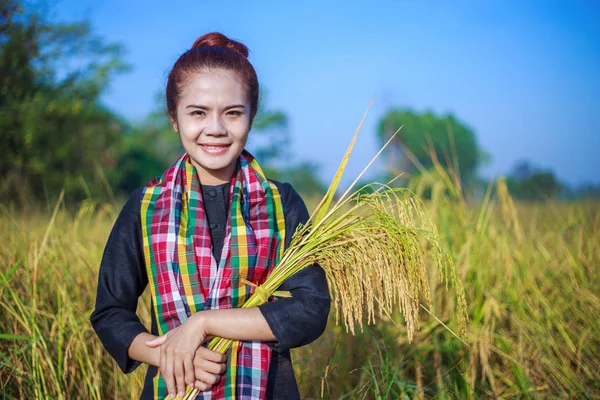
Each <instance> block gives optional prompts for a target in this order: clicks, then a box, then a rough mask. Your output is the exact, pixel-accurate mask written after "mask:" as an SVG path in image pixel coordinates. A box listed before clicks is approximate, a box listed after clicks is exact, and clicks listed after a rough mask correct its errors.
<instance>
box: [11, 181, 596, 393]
mask: <svg viewBox="0 0 600 400" xmlns="http://www.w3.org/2000/svg"><path fill="white" fill-rule="evenodd" d="M411 187H412V189H413V191H415V192H416V193H417V195H418V196H420V197H423V198H425V197H426V194H427V200H425V201H424V202H425V205H426V207H427V209H428V214H429V216H430V217H431V218H432V219H433V221H434V223H435V224H436V226H437V227H438V230H439V234H440V238H441V242H442V246H443V247H444V249H445V250H446V251H447V252H448V254H450V256H451V260H452V262H453V264H454V266H455V268H456V273H457V274H458V278H459V280H460V281H462V283H463V285H464V290H465V294H466V300H467V305H468V310H467V311H468V314H469V319H470V324H469V326H468V329H467V334H466V338H465V342H466V343H463V342H462V341H461V340H460V339H459V338H457V337H455V336H453V335H452V334H451V333H450V332H449V331H448V330H447V329H445V328H444V327H443V326H442V325H441V324H440V322H439V321H441V322H443V323H444V324H447V325H448V326H449V327H450V328H451V329H452V330H454V331H458V321H457V320H456V318H455V315H456V311H455V309H456V304H455V302H454V300H453V296H447V295H446V290H447V289H446V287H445V286H446V285H445V283H444V282H438V281H436V276H437V271H436V270H435V268H434V267H433V265H434V263H430V265H431V267H430V270H429V271H428V274H429V276H430V277H431V282H432V286H431V309H430V311H431V312H432V313H433V314H434V315H435V316H436V318H438V319H439V321H438V320H436V318H433V317H432V316H430V315H429V314H428V312H427V311H425V310H424V309H423V308H421V310H420V319H421V321H422V322H421V324H420V329H418V330H417V331H416V332H415V333H414V337H413V341H412V343H409V342H408V336H407V327H406V325H405V323H404V320H403V317H402V314H401V313H400V312H398V313H397V314H393V315H388V316H385V315H384V317H383V320H379V321H378V323H377V325H367V326H365V327H364V328H363V329H362V332H360V331H357V334H356V336H353V335H350V334H348V333H346V330H345V328H344V327H342V326H337V325H335V323H334V321H333V319H332V320H331V321H330V324H329V326H328V328H327V331H326V332H325V334H324V335H323V336H322V337H321V338H320V339H319V340H317V341H316V342H314V343H313V344H311V345H309V346H306V347H303V348H300V349H296V350H294V351H293V354H292V356H293V358H294V360H295V361H294V363H295V369H296V376H297V379H298V382H299V386H300V390H301V393H302V394H303V398H321V397H323V398H332V399H342V398H343V399H350V398H352V399H354V398H356V399H362V398H369V399H370V398H373V399H374V398H382V399H385V398H417V399H418V398H439V399H446V398H477V399H479V398H489V397H497V398H509V397H519V398H557V397H560V398H590V399H591V398H597V397H598V396H600V361H599V360H600V357H598V354H600V324H598V320H600V298H599V296H598V293H600V272H599V271H600V269H599V268H598V266H599V265H600V204H597V203H557V202H547V203H544V204H533V203H519V202H513V201H512V200H511V199H510V197H509V195H508V194H507V193H506V191H505V190H504V187H503V184H502V182H501V181H500V182H499V184H498V185H497V186H494V187H490V189H489V191H488V192H487V193H486V194H485V195H484V196H483V198H482V199H479V200H474V199H469V198H464V197H463V196H462V195H460V196H458V195H457V193H458V192H457V191H456V190H455V189H452V183H451V182H449V181H448V179H447V177H445V176H443V175H441V174H440V172H439V171H432V172H431V173H427V174H425V175H423V177H422V178H421V179H420V180H419V181H414V182H412V186H411ZM54 211H55V212H52V210H51V211H50V212H40V211H29V212H24V211H20V212H15V211H13V210H10V209H7V208H1V209H0V240H1V242H0V243H2V244H1V245H0V393H2V395H3V396H5V397H6V398H56V399H71V398H86V399H96V398H119V399H121V398H132V399H133V398H138V397H139V393H140V391H141V386H142V383H143V375H144V372H145V368H139V369H138V370H137V371H136V372H134V373H133V374H132V375H129V376H126V375H123V374H122V373H121V372H120V371H119V370H118V368H117V366H116V364H115V363H114V362H113V361H112V359H111V358H110V356H109V355H108V354H107V353H106V351H104V349H103V348H102V345H101V344H100V343H99V341H98V339H97V338H96V336H95V334H94V333H93V331H92V328H91V326H90V325H89V322H88V317H89V314H90V313H91V311H92V308H93V305H94V296H95V286H96V279H97V271H98V266H99V263H100V258H101V255H102V249H103V247H104V244H105V242H106V238H107V237H108V233H109V231H110V228H111V226H112V223H113V221H114V219H115V218H116V213H117V212H118V208H115V207H113V206H102V205H97V204H93V203H91V202H86V203H84V204H83V205H82V206H81V207H80V208H79V210H78V212H75V213H73V212H68V211H67V210H65V209H64V208H63V207H59V208H57V209H56V210H54ZM148 301H149V296H148V293H145V295H144V298H143V301H142V302H141V303H140V307H139V313H140V315H141V316H142V319H143V320H144V321H146V323H148V321H149V318H150V314H149V310H148V304H149V303H148ZM428 307H429V306H428Z"/></svg>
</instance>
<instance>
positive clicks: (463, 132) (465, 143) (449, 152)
mask: <svg viewBox="0 0 600 400" xmlns="http://www.w3.org/2000/svg"><path fill="white" fill-rule="evenodd" d="M400 127H402V130H401V131H400V133H399V134H398V135H397V136H396V138H395V139H394V144H395V148H393V149H392V155H391V156H390V157H391V159H390V163H391V165H389V166H390V168H391V169H392V170H394V171H404V172H408V173H411V174H414V173H417V172H418V170H421V171H422V170H423V169H425V170H429V169H431V168H432V167H433V164H434V161H433V158H432V155H434V157H435V156H437V158H438V159H439V161H440V162H441V164H442V165H443V166H444V167H445V168H447V169H449V170H452V171H455V172H459V173H460V176H461V178H462V180H463V181H465V180H467V179H469V178H472V177H474V175H475V171H476V169H477V167H478V166H479V165H480V164H481V162H482V161H483V160H484V159H485V154H483V153H482V152H481V150H480V149H479V147H478V145H477V140H476V137H475V133H474V132H473V131H472V130H471V129H470V128H468V127H467V126H466V125H465V124H464V123H462V122H461V121H459V120H458V119H456V118H455V117H454V116H453V115H452V114H448V115H445V116H440V117H438V116H436V115H435V114H433V113H432V112H430V111H428V112H425V113H424V114H418V113H415V112H413V111H410V110H391V111H389V112H388V113H387V114H385V115H384V116H383V118H382V119H381V121H380V122H379V126H378V129H377V135H378V137H379V140H380V142H381V143H382V144H383V143H385V142H386V141H387V140H388V139H389V138H390V137H391V135H392V134H394V132H395V131H396V130H398V129H399V128H400ZM409 153H410V154H409ZM411 155H412V156H414V160H411V158H410V156H411ZM415 163H416V164H417V165H415Z"/></svg>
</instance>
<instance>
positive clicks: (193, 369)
mask: <svg viewBox="0 0 600 400" xmlns="http://www.w3.org/2000/svg"><path fill="white" fill-rule="evenodd" d="M247 56H248V49H247V48H246V46H244V45H243V44H241V43H239V42H236V41H233V40H230V39H228V38H227V37H225V36H224V35H222V34H219V33H209V34H206V35H204V36H202V37H200V38H199V39H198V40H196V42H195V43H194V45H193V46H192V49H190V50H188V51H187V52H185V53H184V54H183V55H182V56H181V57H180V58H179V59H178V60H177V62H176V63H175V65H174V66H173V69H172V71H171V73H170V74H169V80H168V83H167V90H166V98H167V108H168V113H169V117H170V119H171V122H172V125H173V128H174V129H175V131H176V132H178V134H179V137H180V139H181V142H182V144H183V147H184V149H185V151H186V153H185V154H184V155H183V156H182V157H180V158H179V159H178V160H177V161H176V162H175V163H174V164H173V165H172V166H171V167H170V168H169V169H168V170H167V171H165V173H164V174H163V175H162V176H161V177H159V178H156V179H154V180H152V181H150V182H149V183H148V184H147V185H146V186H145V187H144V188H142V189H139V190H137V191H135V192H134V193H133V194H132V195H131V197H130V198H129V200H128V202H127V203H126V205H125V206H124V208H123V210H122V211H121V213H120V215H119V217H118V219H117V221H116V222H115V225H114V227H113V230H112V232H111V234H110V237H109V239H108V242H107V244H106V248H105V251H104V256H103V258H102V263H101V266H100V273H99V279H98V292H97V298H96V308H95V310H94V312H93V313H92V315H91V322H92V325H93V327H94V330H95V331H96V333H97V334H98V336H99V337H100V340H101V341H102V343H103V344H104V346H105V348H106V349H107V350H108V352H109V353H110V354H111V355H112V356H113V357H114V359H115V360H116V361H117V363H118V364H119V367H120V368H121V369H122V370H123V371H124V372H126V373H128V372H131V371H133V370H134V369H135V368H136V367H137V366H138V365H139V364H140V363H146V364H148V365H149V368H148V373H147V375H146V380H145V384H144V389H143V391H142V398H144V399H146V398H148V399H149V398H164V397H165V396H167V395H170V396H172V397H174V396H175V395H176V394H182V393H183V392H185V390H186V387H187V386H191V385H193V386H195V387H196V388H198V389H200V390H201V391H202V392H201V394H200V395H199V397H198V398H243V399H264V398H272V399H283V398H286V399H292V398H299V394H298V388H297V385H296V381H295V378H294V373H293V370H292V365H291V359H290V352H289V349H290V348H293V347H297V346H302V345H305V344H307V343H310V342H311V341H313V340H315V339H316V338H317V337H319V336H320V335H321V333H322V332H323V330H324V329H325V326H326V323H327V315H328V313H329V306H330V298H329V293H328V289H327V282H326V279H325V274H324V272H323V270H322V269H321V268H320V267H319V266H317V265H313V266H311V267H309V268H306V269H304V270H303V272H301V273H299V274H297V275H296V276H294V277H292V278H290V279H289V280H288V281H287V282H285V284H284V285H282V287H281V290H288V291H290V292H291V294H292V297H291V298H283V299H277V300H274V299H271V301H270V302H268V303H266V304H263V305H262V306H259V307H256V308H247V309H243V308H239V307H241V305H242V304H243V302H244V301H245V300H246V299H247V298H248V297H249V296H250V294H251V293H252V292H253V291H254V289H255V285H260V284H261V283H263V282H264V281H265V279H266V277H267V276H268V275H269V272H270V271H271V270H272V269H273V268H274V266H275V265H276V263H277V261H278V260H279V258H280V257H281V255H282V254H283V250H284V248H286V247H287V246H288V245H289V242H290V240H291V237H292V235H293V233H294V231H295V229H296V227H297V226H298V224H300V223H305V222H306V221H307V220H308V212H307V210H306V206H305V205H304V202H303V201H302V199H301V198H300V196H299V195H298V194H297V193H296V192H295V191H294V189H293V188H292V187H291V186H290V185H289V184H282V183H279V182H275V181H269V180H267V179H266V178H265V176H264V174H263V172H262V170H261V169H260V166H259V165H258V163H257V161H256V160H255V159H254V158H253V157H252V156H251V155H250V154H249V153H248V152H246V151H245V150H244V146H245V144H246V140H247V138H248V133H249V131H250V129H251V126H252V121H253V119H254V116H255V115H256V111H257V107H258V80H257V77H256V72H255V70H254V68H253V67H252V65H251V64H250V62H249V61H248V59H247ZM147 285H149V286H150V290H151V293H152V300H153V301H152V306H153V312H152V327H151V331H150V333H149V332H148V331H147V329H146V328H145V327H144V326H143V325H142V324H141V322H140V320H139V318H138V317H137V315H136V313H135V312H136V307H137V302H138V297H139V296H140V295H141V294H142V292H143V291H144V289H145V287H146V286H147ZM213 336H217V337H224V338H229V339H233V340H236V341H239V342H234V343H235V344H234V346H233V347H232V350H231V351H230V352H229V353H228V355H227V357H225V356H223V355H221V354H219V353H216V352H213V351H210V350H208V349H207V348H206V347H205V346H203V344H204V343H205V342H206V341H207V340H208V339H209V338H210V337H213Z"/></svg>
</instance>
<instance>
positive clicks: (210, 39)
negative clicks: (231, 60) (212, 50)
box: [192, 32, 248, 58]
mask: <svg viewBox="0 0 600 400" xmlns="http://www.w3.org/2000/svg"><path fill="white" fill-rule="evenodd" d="M198 47H225V48H227V49H230V50H233V51H236V52H238V53H240V54H241V55H243V56H244V57H246V58H248V47H246V45H244V44H243V43H240V42H236V41H235V40H231V39H229V38H228V37H227V36H225V35H223V34H222V33H219V32H211V33H207V34H206V35H202V36H200V37H199V38H198V39H196V41H195V42H194V44H193V45H192V49H195V48H198Z"/></svg>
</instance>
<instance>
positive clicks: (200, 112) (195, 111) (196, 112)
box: [190, 110, 206, 115]
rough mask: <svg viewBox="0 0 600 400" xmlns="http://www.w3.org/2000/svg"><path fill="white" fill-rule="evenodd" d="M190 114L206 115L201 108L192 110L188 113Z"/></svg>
mask: <svg viewBox="0 0 600 400" xmlns="http://www.w3.org/2000/svg"><path fill="white" fill-rule="evenodd" d="M190 115H206V114H205V112H204V111H203V110H194V111H192V112H191V113H190Z"/></svg>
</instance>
